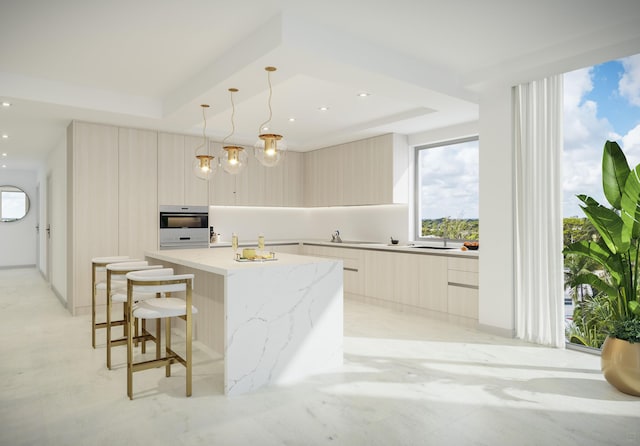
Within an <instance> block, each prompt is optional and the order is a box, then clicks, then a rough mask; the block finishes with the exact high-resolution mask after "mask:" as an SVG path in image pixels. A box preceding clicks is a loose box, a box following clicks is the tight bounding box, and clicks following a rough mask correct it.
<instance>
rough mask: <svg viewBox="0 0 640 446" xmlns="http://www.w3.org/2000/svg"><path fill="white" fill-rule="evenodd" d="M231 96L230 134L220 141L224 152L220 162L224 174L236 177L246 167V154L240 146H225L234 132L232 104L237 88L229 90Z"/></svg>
mask: <svg viewBox="0 0 640 446" xmlns="http://www.w3.org/2000/svg"><path fill="white" fill-rule="evenodd" d="M229 92H230V96H231V133H229V135H227V136H226V137H225V138H224V139H223V140H222V149H223V150H224V153H223V156H221V157H220V158H221V160H220V162H221V163H222V168H223V169H224V171H225V172H227V173H229V174H231V175H237V174H239V173H240V172H242V171H243V170H244V168H245V167H246V166H247V158H248V156H247V152H245V150H244V149H243V148H242V147H240V146H225V142H226V141H227V139H229V138H230V137H231V136H232V135H233V134H234V133H235V131H236V126H235V123H234V117H235V114H236V105H235V103H234V102H233V94H234V93H237V92H238V89H237V88H229Z"/></svg>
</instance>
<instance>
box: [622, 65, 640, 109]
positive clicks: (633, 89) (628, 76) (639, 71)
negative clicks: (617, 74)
mask: <svg viewBox="0 0 640 446" xmlns="http://www.w3.org/2000/svg"><path fill="white" fill-rule="evenodd" d="M620 62H622V66H623V68H624V74H623V75H622V77H621V78H620V82H619V83H618V93H620V96H622V97H623V98H626V99H627V100H628V101H629V103H631V104H633V105H637V106H639V107H640V54H636V55H635V56H630V57H626V58H624V59H621V60H620Z"/></svg>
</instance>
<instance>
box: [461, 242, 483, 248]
mask: <svg viewBox="0 0 640 446" xmlns="http://www.w3.org/2000/svg"><path fill="white" fill-rule="evenodd" d="M462 247H463V248H467V249H478V248H479V247H480V242H464V243H463V244H462Z"/></svg>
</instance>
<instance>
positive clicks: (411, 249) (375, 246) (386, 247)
mask: <svg viewBox="0 0 640 446" xmlns="http://www.w3.org/2000/svg"><path fill="white" fill-rule="evenodd" d="M257 243H258V242H257V241H254V240H250V241H247V242H242V241H241V242H240V244H239V246H240V247H254V246H256V245H257ZM295 244H303V245H316V246H329V247H332V248H352V249H354V248H355V249H369V250H376V251H390V252H405V253H411V254H427V255H443V256H461V257H472V258H477V257H479V255H478V253H479V250H475V251H472V250H467V251H462V250H461V249H460V248H461V246H462V244H460V243H454V244H453V247H452V248H451V249H438V248H437V247H436V248H429V244H428V243H421V242H415V244H414V243H413V242H410V243H409V244H402V245H391V244H389V243H379V242H367V241H343V242H342V243H334V242H330V241H327V240H322V239H304V240H267V241H266V243H265V246H266V247H267V248H268V247H269V246H274V245H295ZM229 246H231V243H230V242H218V243H213V244H211V245H210V247H212V248H219V247H229ZM417 246H426V247H425V248H418V247H417ZM433 246H441V245H439V244H435V243H434V244H433Z"/></svg>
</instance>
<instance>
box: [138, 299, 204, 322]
mask: <svg viewBox="0 0 640 446" xmlns="http://www.w3.org/2000/svg"><path fill="white" fill-rule="evenodd" d="M197 313H198V309H197V308H196V307H194V306H193V305H191V314H197ZM185 314H187V306H186V302H185V301H184V299H180V298H178V297H162V298H160V299H147V300H143V301H140V302H138V304H137V305H135V306H134V308H133V317H136V318H139V319H160V318H163V317H178V316H184V315H185Z"/></svg>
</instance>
